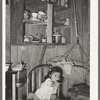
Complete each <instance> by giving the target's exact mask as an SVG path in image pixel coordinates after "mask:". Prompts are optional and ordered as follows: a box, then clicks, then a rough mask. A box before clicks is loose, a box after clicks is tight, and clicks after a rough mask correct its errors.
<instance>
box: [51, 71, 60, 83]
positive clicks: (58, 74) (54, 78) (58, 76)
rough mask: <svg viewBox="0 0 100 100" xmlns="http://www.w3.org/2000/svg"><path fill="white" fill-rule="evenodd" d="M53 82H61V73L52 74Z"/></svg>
mask: <svg viewBox="0 0 100 100" xmlns="http://www.w3.org/2000/svg"><path fill="white" fill-rule="evenodd" d="M51 80H52V81H53V82H57V81H59V80H60V73H59V72H53V73H52V74H51Z"/></svg>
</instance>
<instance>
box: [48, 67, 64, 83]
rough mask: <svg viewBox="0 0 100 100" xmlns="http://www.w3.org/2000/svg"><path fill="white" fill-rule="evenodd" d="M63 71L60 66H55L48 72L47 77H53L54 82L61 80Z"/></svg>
mask: <svg viewBox="0 0 100 100" xmlns="http://www.w3.org/2000/svg"><path fill="white" fill-rule="evenodd" d="M62 72H63V71H62V69H61V68H60V67H58V66H55V67H53V68H51V70H50V71H49V72H48V75H47V78H51V80H52V81H53V82H57V81H58V82H59V81H61V77H62Z"/></svg>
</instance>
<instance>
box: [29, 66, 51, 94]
mask: <svg viewBox="0 0 100 100" xmlns="http://www.w3.org/2000/svg"><path fill="white" fill-rule="evenodd" d="M50 68H52V65H51V64H42V65H38V66H36V67H34V68H33V69H32V70H31V71H30V72H29V74H28V79H27V83H28V84H27V88H28V89H27V91H28V92H27V95H28V93H30V92H33V93H34V92H35V91H36V90H37V89H38V88H39V87H40V85H41V83H42V82H43V81H44V77H45V76H46V75H47V73H48V71H49V70H50Z"/></svg>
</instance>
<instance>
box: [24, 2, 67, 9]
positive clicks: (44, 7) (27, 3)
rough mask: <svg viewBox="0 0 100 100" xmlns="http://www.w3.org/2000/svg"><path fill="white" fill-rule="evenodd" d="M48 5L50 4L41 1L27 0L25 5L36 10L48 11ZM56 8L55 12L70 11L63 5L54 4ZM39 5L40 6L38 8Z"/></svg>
mask: <svg viewBox="0 0 100 100" xmlns="http://www.w3.org/2000/svg"><path fill="white" fill-rule="evenodd" d="M47 4H48V2H46V1H40V0H25V5H26V6H32V7H34V9H40V10H41V9H42V10H43V9H44V10H45V9H47ZM51 4H52V5H53V7H54V10H56V11H61V10H69V8H68V7H65V6H62V5H58V4H53V3H51ZM37 5H38V6H37Z"/></svg>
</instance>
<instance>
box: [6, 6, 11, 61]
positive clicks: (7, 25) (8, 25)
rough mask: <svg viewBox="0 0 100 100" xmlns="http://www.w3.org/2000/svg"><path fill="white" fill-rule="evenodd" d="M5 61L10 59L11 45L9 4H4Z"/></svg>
mask: <svg viewBox="0 0 100 100" xmlns="http://www.w3.org/2000/svg"><path fill="white" fill-rule="evenodd" d="M6 15H7V16H6V37H5V40H6V63H10V61H11V59H10V58H11V56H10V55H11V47H10V7H9V4H7V5H6Z"/></svg>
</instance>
